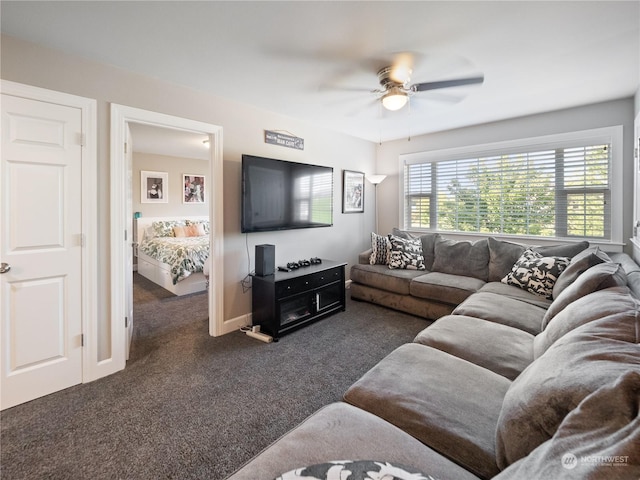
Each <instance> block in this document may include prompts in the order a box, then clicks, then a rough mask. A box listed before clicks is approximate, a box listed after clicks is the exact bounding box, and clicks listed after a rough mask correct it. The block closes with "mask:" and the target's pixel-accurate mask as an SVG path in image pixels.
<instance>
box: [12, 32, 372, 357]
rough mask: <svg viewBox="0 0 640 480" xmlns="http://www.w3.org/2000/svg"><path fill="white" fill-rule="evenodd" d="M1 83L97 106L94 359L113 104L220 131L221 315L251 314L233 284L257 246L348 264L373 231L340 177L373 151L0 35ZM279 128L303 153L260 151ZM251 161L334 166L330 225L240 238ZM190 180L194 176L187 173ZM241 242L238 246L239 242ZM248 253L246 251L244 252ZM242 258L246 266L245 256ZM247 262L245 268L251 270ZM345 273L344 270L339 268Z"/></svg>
mask: <svg viewBox="0 0 640 480" xmlns="http://www.w3.org/2000/svg"><path fill="white" fill-rule="evenodd" d="M1 58H2V72H1V73H2V78H3V79H6V80H11V81H14V82H19V83H24V84H28V85H34V86H37V87H42V88H47V89H51V90H57V91H61V92H66V93H71V94H74V95H79V96H84V97H88V98H94V99H96V100H97V105H98V181H99V186H98V192H97V196H98V212H97V215H98V219H99V224H98V231H99V238H98V249H99V260H98V262H99V265H98V269H99V272H100V274H99V275H100V277H99V279H98V294H99V299H98V311H99V312H100V318H99V328H100V334H99V337H100V353H99V356H100V358H101V359H102V358H108V356H109V355H110V343H109V342H110V338H109V329H110V322H111V316H110V305H109V298H110V291H109V289H110V275H109V271H110V268H109V257H110V248H111V246H110V243H109V227H110V224H109V211H110V209H109V205H110V199H109V180H108V179H109V163H110V156H109V108H110V103H111V102H112V103H117V104H120V105H126V106H130V107H135V108H141V109H145V110H150V111H156V112H161V113H164V114H169V115H174V116H178V117H183V118H188V119H192V120H197V121H201V122H206V123H211V124H215V125H219V126H222V127H223V129H224V132H223V146H224V153H223V156H224V186H225V191H224V236H225V240H224V258H225V261H224V302H225V303H224V316H225V320H228V319H232V318H236V317H239V316H242V315H245V314H247V313H249V312H250V310H251V296H250V293H244V292H243V290H242V287H241V285H240V281H241V280H242V279H243V278H244V277H245V276H246V274H247V273H248V271H249V270H250V269H253V268H254V261H253V251H254V246H255V245H256V244H262V243H272V244H274V245H276V262H277V263H278V264H280V263H286V261H288V260H298V259H301V258H310V257H313V256H318V257H324V258H330V259H335V260H341V261H346V262H349V263H353V262H355V261H357V254H358V253H359V252H360V251H362V250H364V249H365V248H366V246H367V244H368V241H367V236H368V234H369V232H370V231H371V230H372V229H373V228H374V217H373V194H372V192H373V187H372V186H371V185H369V184H367V189H366V191H365V202H366V203H365V213H364V214H349V215H343V214H342V213H341V211H342V210H341V190H342V169H349V170H357V171H363V172H365V173H367V174H371V173H375V168H374V164H375V144H373V143H371V142H366V141H363V140H359V139H355V138H353V137H349V136H346V135H341V134H337V133H334V132H330V131H327V130H321V129H318V128H316V127H314V126H312V125H310V124H308V123H304V122H300V121H298V120H295V119H291V118H288V117H285V116H281V115H276V114H273V113H270V112H266V111H263V110H259V109H256V108H253V107H251V106H248V105H244V104H240V103H236V102H231V101H227V100H225V99H222V98H218V97H215V96H211V95H207V94H204V93H202V92H199V91H195V90H192V89H188V88H184V87H181V86H178V85H174V84H170V83H167V82H164V81H162V80H158V79H154V78H149V77H145V76H141V75H138V74H134V73H131V72H127V71H124V70H122V69H118V68H115V67H111V66H107V65H102V64H99V63H95V62H92V61H88V60H85V59H82V58H79V57H75V56H69V55H65V54H62V53H60V52H57V51H55V50H51V49H48V48H45V47H41V46H38V45H35V44H31V43H28V42H23V41H21V40H18V39H15V38H12V37H8V36H6V35H3V36H2V41H1ZM265 129H267V130H286V131H289V132H293V133H294V134H296V135H297V136H299V137H302V138H304V140H305V150H304V151H299V150H292V149H287V148H283V147H278V146H274V145H267V144H265V143H264V130H265ZM243 153H250V154H254V155H261V156H267V157H273V158H280V159H284V160H292V161H297V162H306V163H314V164H319V165H328V166H332V167H333V168H334V225H333V227H327V228H314V229H309V230H295V231H286V232H276V233H260V234H249V236H248V238H247V239H245V236H244V235H242V234H241V233H240V165H241V163H240V162H241V155H242V154H243ZM187 173H192V172H187ZM196 173H197V172H196ZM245 240H246V243H245ZM247 250H248V253H247ZM248 257H250V258H248ZM249 264H250V265H249ZM347 271H348V269H347Z"/></svg>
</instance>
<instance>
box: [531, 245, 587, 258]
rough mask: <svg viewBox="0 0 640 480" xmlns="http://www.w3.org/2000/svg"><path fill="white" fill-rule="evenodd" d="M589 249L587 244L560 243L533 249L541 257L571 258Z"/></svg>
mask: <svg viewBox="0 0 640 480" xmlns="http://www.w3.org/2000/svg"><path fill="white" fill-rule="evenodd" d="M587 248H589V242H587V241H582V242H577V243H560V244H558V245H546V246H543V247H540V246H538V247H533V250H535V251H536V252H538V253H539V254H540V255H542V256H543V257H569V258H573V257H575V256H576V255H577V254H579V253H580V252H581V251H583V250H585V249H587Z"/></svg>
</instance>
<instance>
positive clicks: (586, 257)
mask: <svg viewBox="0 0 640 480" xmlns="http://www.w3.org/2000/svg"><path fill="white" fill-rule="evenodd" d="M610 261H611V259H610V258H609V255H607V254H606V253H604V252H603V251H602V250H600V247H591V248H587V249H586V250H583V251H582V252H580V253H578V254H577V255H576V256H574V257H573V258H572V259H571V261H570V262H569V265H568V266H567V268H565V269H564V271H563V272H562V273H561V274H560V277H559V278H558V280H557V281H556V284H555V285H554V286H553V298H558V295H560V294H561V293H562V291H563V290H564V289H565V288H567V287H568V286H569V285H571V284H572V283H573V282H575V281H576V279H577V278H578V277H579V276H580V275H582V274H583V273H584V272H586V271H587V270H588V269H590V268H591V267H593V266H594V265H598V264H599V263H605V262H610Z"/></svg>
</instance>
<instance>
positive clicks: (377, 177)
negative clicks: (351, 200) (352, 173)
mask: <svg viewBox="0 0 640 480" xmlns="http://www.w3.org/2000/svg"><path fill="white" fill-rule="evenodd" d="M385 178H387V176H386V175H369V176H368V177H367V180H369V182H370V183H371V184H373V185H378V184H379V183H382V181H383V180H384V179H385Z"/></svg>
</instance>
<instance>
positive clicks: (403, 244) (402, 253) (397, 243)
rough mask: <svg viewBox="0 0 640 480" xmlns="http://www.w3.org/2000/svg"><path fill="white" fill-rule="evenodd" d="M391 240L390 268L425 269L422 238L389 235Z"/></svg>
mask: <svg viewBox="0 0 640 480" xmlns="http://www.w3.org/2000/svg"><path fill="white" fill-rule="evenodd" d="M389 241H390V242H391V254H390V255H389V268H401V269H406V270H425V266H424V257H423V255H422V242H421V241H420V240H418V239H415V240H414V239H410V238H401V237H396V236H395V235H389Z"/></svg>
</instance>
